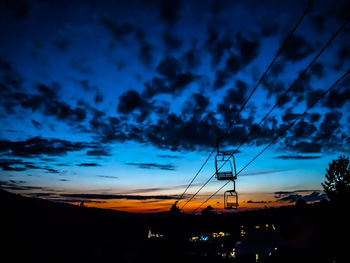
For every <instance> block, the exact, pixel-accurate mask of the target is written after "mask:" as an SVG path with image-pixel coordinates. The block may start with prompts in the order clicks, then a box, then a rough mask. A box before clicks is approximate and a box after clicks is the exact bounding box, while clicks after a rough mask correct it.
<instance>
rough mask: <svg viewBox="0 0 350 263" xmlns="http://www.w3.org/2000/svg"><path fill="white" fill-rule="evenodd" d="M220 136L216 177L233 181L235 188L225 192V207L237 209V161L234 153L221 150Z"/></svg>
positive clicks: (217, 142)
mask: <svg viewBox="0 0 350 263" xmlns="http://www.w3.org/2000/svg"><path fill="white" fill-rule="evenodd" d="M219 143H220V140H219V138H218V139H217V140H216V150H217V153H216V156H215V170H216V179H217V180H220V181H232V183H233V189H232V190H228V191H226V192H225V193H224V208H225V209H237V208H238V195H237V192H236V179H237V172H236V163H235V157H234V156H233V153H230V152H221V151H220V150H219Z"/></svg>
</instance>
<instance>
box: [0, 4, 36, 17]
mask: <svg viewBox="0 0 350 263" xmlns="http://www.w3.org/2000/svg"><path fill="white" fill-rule="evenodd" d="M1 7H2V8H1V9H3V8H4V9H3V10H2V11H3V12H1V13H0V14H3V15H4V14H5V16H7V17H8V18H10V19H13V20H23V19H25V18H27V17H28V16H29V15H30V10H31V6H30V1H26V0H5V1H3V3H2V4H1Z"/></svg>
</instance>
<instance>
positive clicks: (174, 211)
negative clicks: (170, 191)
mask: <svg viewBox="0 0 350 263" xmlns="http://www.w3.org/2000/svg"><path fill="white" fill-rule="evenodd" d="M178 202H179V201H176V202H175V203H174V204H173V205H172V206H171V208H170V213H171V214H174V215H176V214H179V213H180V208H179V207H178V206H177V203H178Z"/></svg>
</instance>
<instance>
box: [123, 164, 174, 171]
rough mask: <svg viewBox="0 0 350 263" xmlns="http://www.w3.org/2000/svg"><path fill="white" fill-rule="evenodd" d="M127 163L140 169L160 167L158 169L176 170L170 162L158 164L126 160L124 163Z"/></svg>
mask: <svg viewBox="0 0 350 263" xmlns="http://www.w3.org/2000/svg"><path fill="white" fill-rule="evenodd" d="M125 164H127V165H132V166H137V167H138V168H142V169H160V170H167V171H174V170H176V167H175V166H174V165H172V164H158V163H132V162H128V163H125Z"/></svg>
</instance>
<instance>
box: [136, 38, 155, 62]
mask: <svg viewBox="0 0 350 263" xmlns="http://www.w3.org/2000/svg"><path fill="white" fill-rule="evenodd" d="M153 49H154V47H153V46H152V45H151V44H150V43H148V42H146V41H143V42H142V44H141V46H140V51H139V59H140V61H141V63H143V64H144V65H145V66H147V67H150V66H151V65H152V62H153V56H152V52H153Z"/></svg>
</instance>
